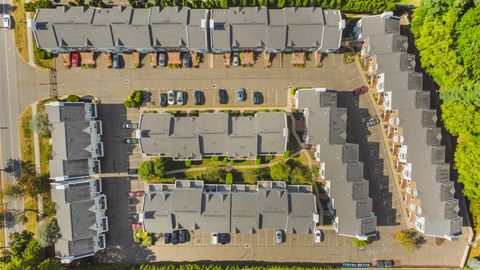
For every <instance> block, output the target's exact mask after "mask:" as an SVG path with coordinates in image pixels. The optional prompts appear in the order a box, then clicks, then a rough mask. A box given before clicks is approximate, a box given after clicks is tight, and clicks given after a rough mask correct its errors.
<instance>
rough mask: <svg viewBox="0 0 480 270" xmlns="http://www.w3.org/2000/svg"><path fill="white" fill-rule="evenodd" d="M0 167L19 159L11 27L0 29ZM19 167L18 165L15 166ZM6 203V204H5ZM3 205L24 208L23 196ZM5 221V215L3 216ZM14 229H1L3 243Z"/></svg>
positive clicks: (6, 8) (7, 178) (5, 4)
mask: <svg viewBox="0 0 480 270" xmlns="http://www.w3.org/2000/svg"><path fill="white" fill-rule="evenodd" d="M1 8H2V10H1V11H0V13H2V14H4V13H9V12H10V11H11V5H10V2H9V1H6V0H2V5H1ZM0 36H1V42H0V97H1V98H0V127H1V129H0V147H1V155H0V168H2V169H3V168H5V167H6V163H7V162H8V160H10V159H13V160H19V158H20V145H19V133H18V121H17V120H18V118H17V117H18V115H19V113H20V109H19V106H18V104H19V102H18V86H17V65H16V64H17V63H16V60H17V59H16V57H17V53H16V51H15V42H14V39H13V30H9V29H6V28H1V29H0ZM15 169H19V168H15ZM1 180H2V181H1V186H2V189H3V187H4V186H5V184H6V183H8V182H12V181H15V179H14V177H13V176H12V175H10V174H7V173H5V172H4V171H2V172H1ZM5 203H6V205H5ZM2 205H5V208H6V209H8V210H11V209H23V201H22V199H14V200H9V199H6V198H4V201H3V202H2ZM3 219H4V224H6V223H5V221H6V215H3ZM13 230H15V231H21V230H23V226H21V225H18V224H17V225H15V226H13V227H10V228H7V229H6V230H4V233H5V235H4V237H5V238H4V239H5V243H7V246H8V234H9V233H10V232H12V231H13Z"/></svg>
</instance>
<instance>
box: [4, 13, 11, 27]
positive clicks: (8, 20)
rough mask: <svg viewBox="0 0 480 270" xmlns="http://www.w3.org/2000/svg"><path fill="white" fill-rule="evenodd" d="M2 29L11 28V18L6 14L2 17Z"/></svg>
mask: <svg viewBox="0 0 480 270" xmlns="http://www.w3.org/2000/svg"><path fill="white" fill-rule="evenodd" d="M3 27H5V28H8V29H10V28H12V18H11V17H10V15H8V14H5V15H3Z"/></svg>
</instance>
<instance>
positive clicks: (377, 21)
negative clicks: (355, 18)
mask: <svg viewBox="0 0 480 270" xmlns="http://www.w3.org/2000/svg"><path fill="white" fill-rule="evenodd" d="M359 24H361V28H360V29H359V31H360V33H361V36H362V38H361V39H360V40H363V39H365V38H366V37H369V36H374V35H382V34H386V33H392V34H400V18H398V17H395V16H391V15H389V14H386V13H385V14H379V15H374V16H366V17H363V18H362V19H360V21H359Z"/></svg>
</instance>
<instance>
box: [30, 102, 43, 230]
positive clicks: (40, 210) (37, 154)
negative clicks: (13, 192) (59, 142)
mask: <svg viewBox="0 0 480 270" xmlns="http://www.w3.org/2000/svg"><path fill="white" fill-rule="evenodd" d="M31 107H32V119H34V117H35V116H36V115H37V107H38V102H37V101H35V103H33V104H32V105H31ZM33 146H34V150H35V170H36V172H37V175H40V173H41V172H40V140H39V138H38V132H36V131H33ZM37 204H38V221H41V220H42V219H43V201H42V196H41V195H40V194H39V195H37Z"/></svg>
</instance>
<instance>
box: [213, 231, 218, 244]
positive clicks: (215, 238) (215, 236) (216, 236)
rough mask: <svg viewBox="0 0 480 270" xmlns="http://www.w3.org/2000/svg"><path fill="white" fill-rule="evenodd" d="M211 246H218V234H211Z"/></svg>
mask: <svg viewBox="0 0 480 270" xmlns="http://www.w3.org/2000/svg"><path fill="white" fill-rule="evenodd" d="M212 245H218V233H215V232H214V233H212Z"/></svg>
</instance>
